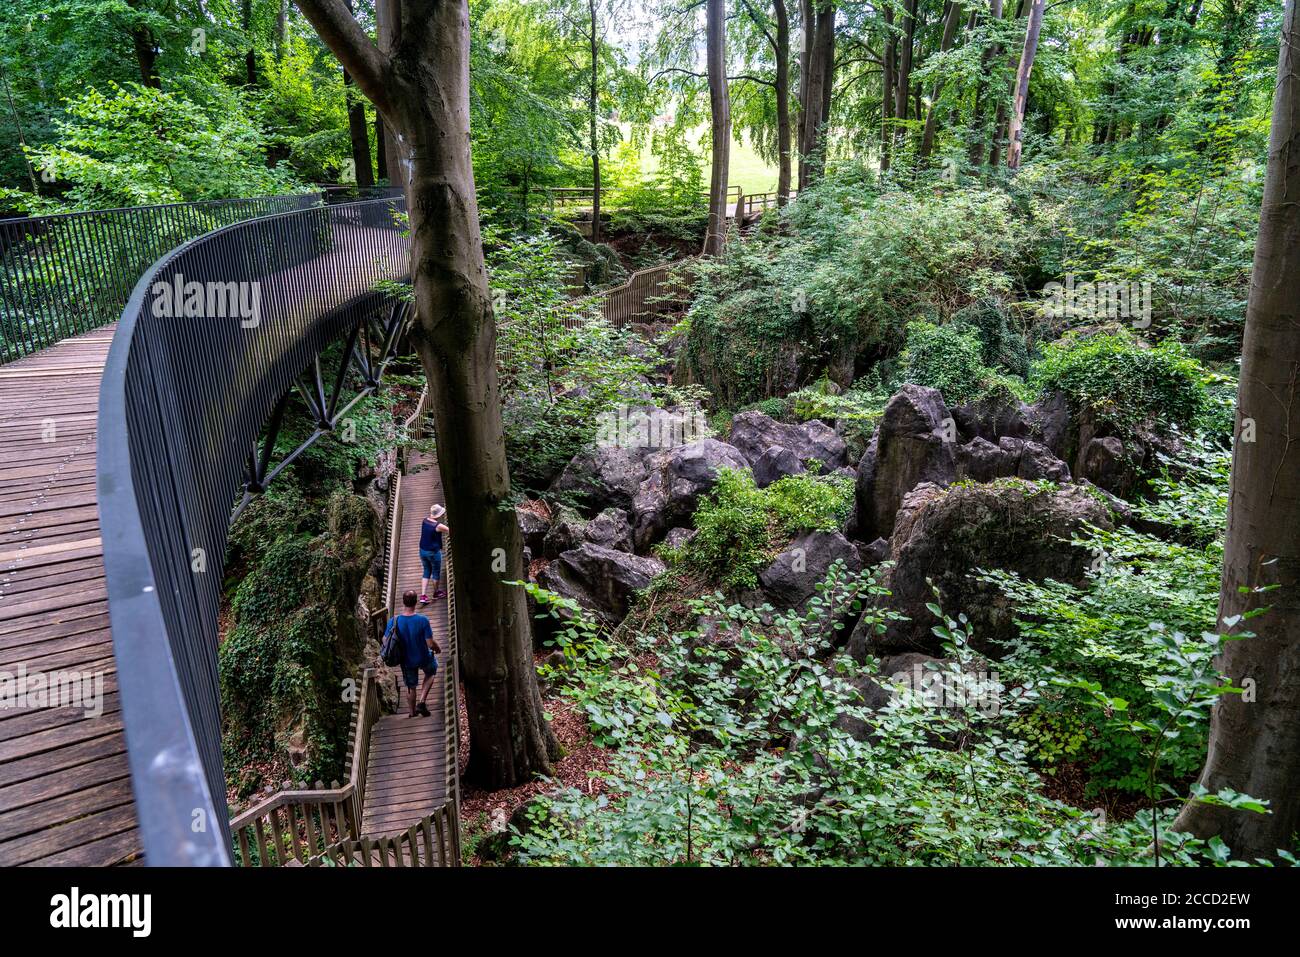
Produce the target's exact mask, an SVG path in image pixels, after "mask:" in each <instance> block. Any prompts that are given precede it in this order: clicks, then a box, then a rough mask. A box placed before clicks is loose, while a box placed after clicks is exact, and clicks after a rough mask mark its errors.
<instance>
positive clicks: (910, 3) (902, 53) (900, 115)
mask: <svg viewBox="0 0 1300 957" xmlns="http://www.w3.org/2000/svg"><path fill="white" fill-rule="evenodd" d="M916 3H917V0H907V5H906V6H905V7H904V9H903V24H902V26H903V37H902V39H901V40H900V41H899V44H898V77H897V79H896V85H895V87H894V119H895V120H897V121H898V122H899V123H901V122H902V121H904V120H906V119H907V115H908V102H907V101H908V98H909V95H910V93H911V89H912V54H913V47H914V41H915V38H916ZM906 135H907V133H906V131H905V129H904V128H903V127H902V126H899V127H897V129H896V131H895V134H894V147H895V149H898V148H899V147H901V146H902V144H903V140H904V139H905V137H906Z"/></svg>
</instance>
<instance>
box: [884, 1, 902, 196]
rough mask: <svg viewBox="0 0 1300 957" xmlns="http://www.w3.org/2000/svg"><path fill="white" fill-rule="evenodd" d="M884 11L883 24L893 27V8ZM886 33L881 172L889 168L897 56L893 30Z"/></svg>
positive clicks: (888, 7)
mask: <svg viewBox="0 0 1300 957" xmlns="http://www.w3.org/2000/svg"><path fill="white" fill-rule="evenodd" d="M884 13H885V25H886V26H888V27H893V25H894V8H893V7H890V6H887V7H885V11H884ZM887 35H888V39H887V40H886V41H885V56H884V60H885V62H884V64H883V67H882V69H881V79H880V91H881V97H880V171H881V172H882V173H883V172H885V171H886V170H888V169H889V154H890V152H891V151H890V145H891V144H892V143H893V140H894V122H893V121H894V83H895V77H894V73H895V70H896V67H895V63H896V62H897V57H898V41H897V39H895V37H894V32H893V30H890V31H888V34H887Z"/></svg>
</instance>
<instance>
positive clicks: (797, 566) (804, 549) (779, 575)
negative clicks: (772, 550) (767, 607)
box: [758, 532, 862, 608]
mask: <svg viewBox="0 0 1300 957" xmlns="http://www.w3.org/2000/svg"><path fill="white" fill-rule="evenodd" d="M836 561H842V562H843V563H844V565H845V566H846V567H847V569H848V570H849V571H851V572H856V571H861V569H862V559H861V557H860V556H859V555H858V550H857V548H855V547H854V545H853V543H852V542H850V541H849V540H848V539H847V538H845V537H844V536H843V535H841V534H840V533H839V532H805V533H803V534H802V535H800V536H798V537H797V538H796V539H795V540H794V541H793V542H791V543H790V547H789V548H787V549H786V550H785V551H783V552H782V553H781V554H780V555H778V556H776V558H775V559H773V561H772V564H770V565H768V566H767V567H766V568H764V569H763V570H762V571H761V572H759V573H758V584H759V588H760V589H761V590H762V592H763V595H764V596H765V597H766V599H767V600H768V602H770V603H771V604H772V606H773V607H774V608H797V607H799V606H801V605H802V604H803V603H804V602H806V601H807V600H808V599H809V598H811V597H812V596H813V594H814V593H815V592H816V590H817V586H818V585H819V584H820V583H821V582H822V580H823V579H824V578H825V577H826V573H827V571H829V569H830V567H831V565H832V564H834V563H835V562H836Z"/></svg>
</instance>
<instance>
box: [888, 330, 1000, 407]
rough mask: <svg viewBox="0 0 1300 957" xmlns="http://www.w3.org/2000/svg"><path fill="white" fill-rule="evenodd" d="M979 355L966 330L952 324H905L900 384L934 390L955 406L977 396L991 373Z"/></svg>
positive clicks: (973, 338) (978, 347)
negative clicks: (909, 383)
mask: <svg viewBox="0 0 1300 957" xmlns="http://www.w3.org/2000/svg"><path fill="white" fill-rule="evenodd" d="M982 353H983V348H982V346H981V344H980V341H979V339H978V338H977V337H976V335H975V333H974V332H973V331H971V330H970V329H969V328H965V327H962V326H958V325H956V324H954V323H949V324H947V325H943V326H936V325H933V324H931V323H928V322H911V323H908V326H907V347H906V348H905V349H904V350H903V355H902V361H901V366H902V371H901V377H902V381H903V382H913V383H915V384H917V385H925V386H930V387H931V388H933V389H938V390H939V391H940V392H942V393H943V397H944V400H945V401H947V402H948V404H949V405H959V404H961V403H963V402H967V401H969V400H971V399H974V398H975V397H977V396H978V395H980V394H981V393H982V392H983V391H984V389H985V388H986V386H987V385H988V382H989V378H990V375H991V372H992V370H990V369H989V368H988V366H986V365H984V362H983V361H982V358H981V356H982Z"/></svg>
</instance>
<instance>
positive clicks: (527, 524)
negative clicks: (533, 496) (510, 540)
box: [515, 501, 551, 555]
mask: <svg viewBox="0 0 1300 957" xmlns="http://www.w3.org/2000/svg"><path fill="white" fill-rule="evenodd" d="M545 511H546V506H545V504H544V503H538V502H531V501H530V502H527V503H521V504H519V505H516V506H515V518H516V519H517V520H518V522H519V534H520V536H521V537H522V538H523V540H524V547H525V548H526V549H528V550H529V551H530V552H531V553H532V554H534V555H540V554H542V549H543V547H544V543H545V541H546V533H547V532H548V531H549V530H550V528H551V520H550V519H549V518H547V517H545V515H544V512H545Z"/></svg>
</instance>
